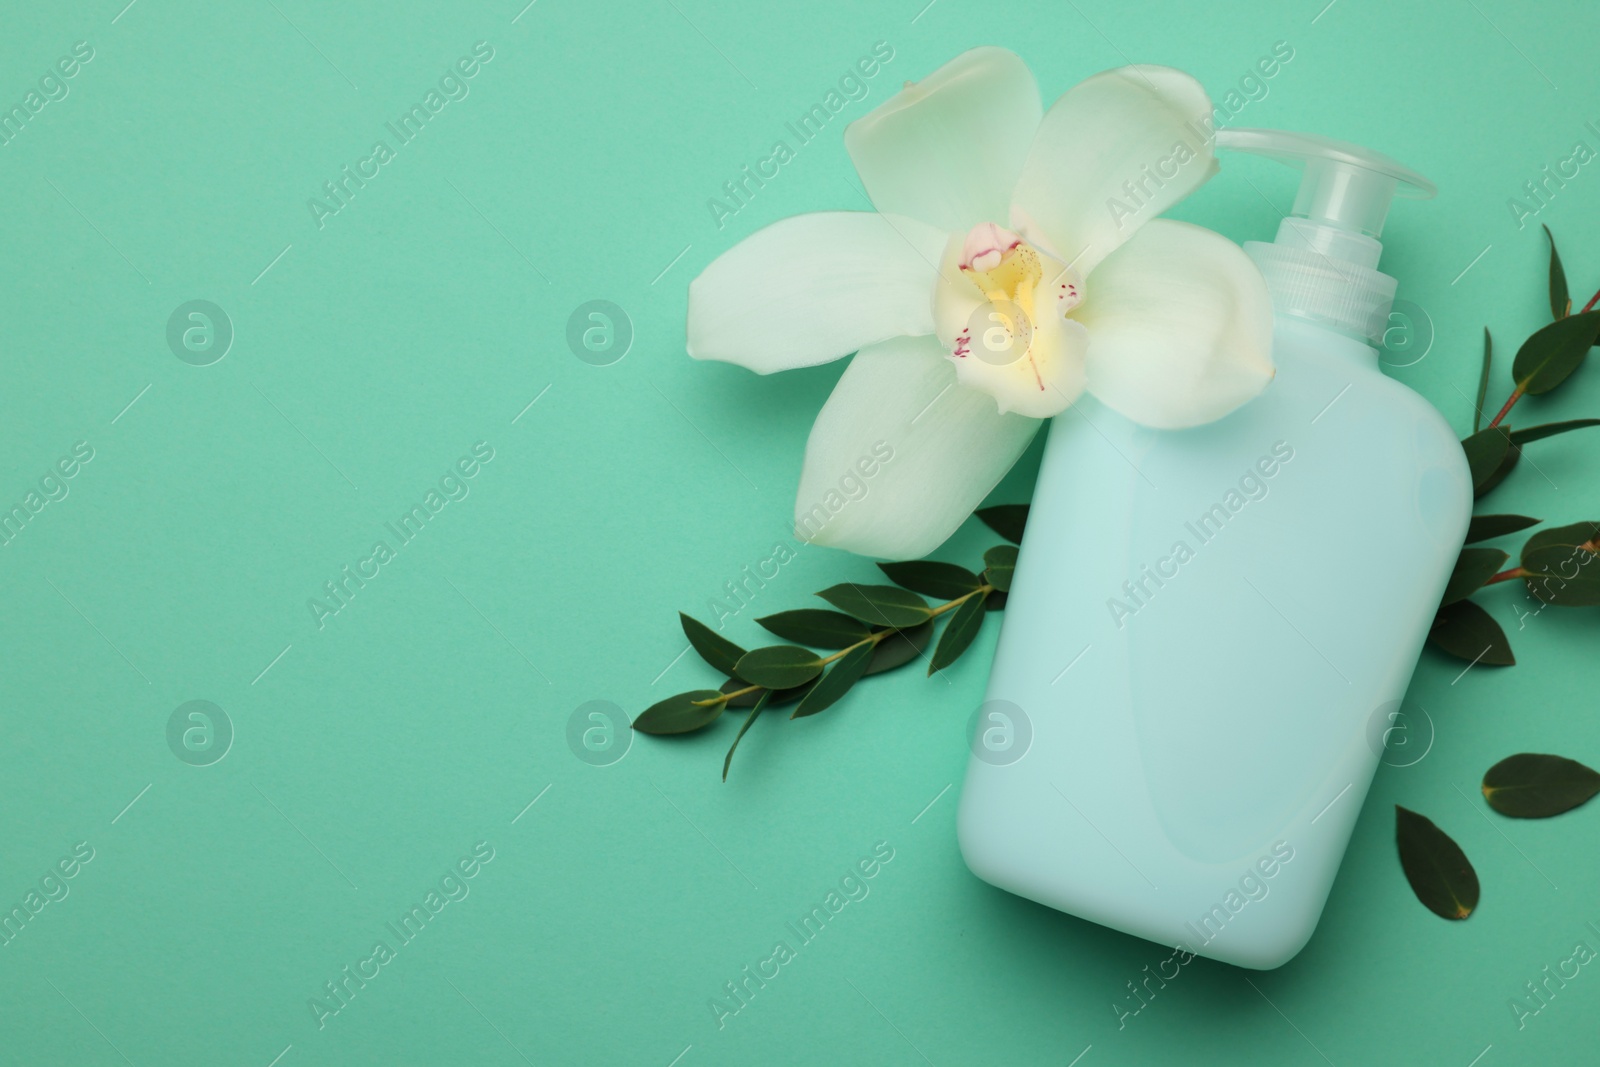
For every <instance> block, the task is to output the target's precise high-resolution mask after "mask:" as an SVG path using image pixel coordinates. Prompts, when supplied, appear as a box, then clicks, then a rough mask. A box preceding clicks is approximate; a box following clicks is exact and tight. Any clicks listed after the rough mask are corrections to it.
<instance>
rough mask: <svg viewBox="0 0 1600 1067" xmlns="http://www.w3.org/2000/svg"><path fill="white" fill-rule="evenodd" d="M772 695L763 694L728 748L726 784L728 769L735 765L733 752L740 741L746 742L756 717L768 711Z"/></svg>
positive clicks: (724, 766) (725, 762) (724, 771)
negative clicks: (746, 735) (747, 732)
mask: <svg viewBox="0 0 1600 1067" xmlns="http://www.w3.org/2000/svg"><path fill="white" fill-rule="evenodd" d="M771 695H772V692H771V690H768V691H767V692H765V693H762V694H761V699H760V700H758V701H756V706H755V707H754V708H753V709H751V711H750V714H749V715H746V716H745V719H744V725H743V726H741V727H739V732H738V733H737V734H735V735H734V738H733V744H731V745H729V746H728V754H727V755H726V756H724V757H722V780H723V781H724V782H726V781H727V780H728V768H729V766H731V765H732V764H733V750H734V749H736V748H738V747H739V742H740V741H743V740H744V732H745V731H746V730H748V729H750V724H751V723H753V722H755V721H756V717H757V716H758V715H760V714H761V713H762V712H763V711H765V710H766V709H767V698H768V697H769V696H771Z"/></svg>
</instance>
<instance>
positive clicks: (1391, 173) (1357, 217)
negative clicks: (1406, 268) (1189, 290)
mask: <svg viewBox="0 0 1600 1067" xmlns="http://www.w3.org/2000/svg"><path fill="white" fill-rule="evenodd" d="M1217 147H1218V148H1227V149H1231V150H1233V151H1235V152H1249V153H1251V154H1253V155H1258V156H1266V157H1267V158H1269V159H1276V160H1277V161H1278V162H1280V163H1287V164H1289V165H1290V166H1293V167H1301V168H1303V169H1304V170H1305V177H1304V178H1302V179H1301V180H1300V191H1299V193H1298V194H1296V196H1295V198H1294V211H1293V212H1292V214H1294V215H1297V216H1299V217H1300V218H1303V219H1311V220H1312V221H1314V222H1320V223H1324V224H1326V225H1330V226H1337V227H1338V228H1339V229H1342V230H1350V231H1352V232H1355V233H1364V234H1366V235H1367V236H1368V237H1379V236H1381V235H1382V234H1383V222H1384V219H1386V218H1387V217H1388V215H1389V204H1390V202H1391V201H1392V200H1393V199H1394V198H1395V197H1397V196H1400V197H1404V198H1406V199H1408V200H1430V199H1432V198H1433V196H1434V195H1435V194H1436V193H1437V192H1438V189H1437V188H1436V187H1435V186H1434V184H1433V183H1432V182H1430V181H1429V180H1428V179H1426V178H1424V177H1423V176H1422V175H1420V174H1418V173H1417V172H1416V171H1414V170H1412V169H1411V168H1409V167H1406V166H1402V165H1401V164H1399V163H1397V162H1395V161H1394V160H1392V159H1390V158H1389V157H1388V156H1386V155H1384V154H1383V153H1381V152H1374V151H1373V150H1372V149H1370V148H1362V147H1361V146H1360V145H1353V144H1349V143H1348V142H1345V141H1335V140H1333V139H1332V138H1331V137H1318V136H1317V135H1316V134H1311V133H1295V132H1293V131H1291V130H1261V129H1222V130H1218V131H1217Z"/></svg>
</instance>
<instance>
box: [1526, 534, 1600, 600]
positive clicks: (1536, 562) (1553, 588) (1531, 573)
mask: <svg viewBox="0 0 1600 1067" xmlns="http://www.w3.org/2000/svg"><path fill="white" fill-rule="evenodd" d="M1597 536H1600V523H1596V522H1577V523H1573V524H1572V525H1570V526H1557V527H1555V528H1553V529H1549V530H1540V531H1539V532H1538V533H1536V534H1534V535H1533V536H1532V537H1530V538H1528V542H1527V544H1525V545H1523V546H1522V569H1523V570H1525V571H1527V572H1528V573H1527V574H1526V575H1524V576H1523V580H1524V581H1525V582H1527V584H1528V592H1529V593H1530V594H1532V595H1533V596H1534V597H1536V598H1538V599H1539V600H1542V601H1544V602H1545V603H1546V604H1551V605H1554V606H1555V607H1562V608H1587V607H1594V606H1595V605H1597V604H1600V566H1596V565H1595V559H1596V555H1597V548H1600V546H1597V545H1596V543H1595V542H1596V537H1597Z"/></svg>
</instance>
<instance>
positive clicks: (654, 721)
mask: <svg viewBox="0 0 1600 1067" xmlns="http://www.w3.org/2000/svg"><path fill="white" fill-rule="evenodd" d="M721 696H722V694H721V693H719V692H717V691H716V690H715V689H695V690H693V691H691V692H688V693H679V694H677V695H676V696H670V697H668V698H667V699H665V700H663V701H660V702H659V703H656V704H652V705H650V706H649V707H648V708H646V709H645V710H644V711H643V712H642V713H641V714H640V715H639V717H638V718H637V719H634V720H633V728H634V729H635V730H638V731H639V732H640V733H642V734H656V735H665V734H687V733H692V732H693V731H695V730H699V729H703V728H704V727H707V726H710V725H711V724H712V723H714V722H716V721H717V716H718V715H721V714H722V709H723V706H724V705H723V701H721V700H720V699H718V698H720V697H721ZM698 700H713V701H716V703H714V704H710V705H707V706H701V705H698V704H696V703H695V701H698Z"/></svg>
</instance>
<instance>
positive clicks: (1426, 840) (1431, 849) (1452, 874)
mask: <svg viewBox="0 0 1600 1067" xmlns="http://www.w3.org/2000/svg"><path fill="white" fill-rule="evenodd" d="M1394 816H1395V844H1396V845H1397V846H1398V847H1399V849H1400V867H1401V869H1402V870H1404V871H1405V873H1406V881H1408V882H1410V883H1411V891H1412V892H1413V893H1415V894H1416V895H1417V899H1418V900H1420V901H1422V905H1423V907H1425V908H1427V909H1428V910H1429V911H1431V912H1433V913H1434V914H1435V915H1437V916H1439V917H1440V918H1443V919H1450V920H1452V921H1457V920H1460V919H1465V918H1466V917H1467V916H1469V915H1471V914H1472V911H1473V909H1474V908H1476V907H1477V906H1478V892H1479V890H1478V872H1477V871H1474V870H1473V869H1472V864H1471V862H1470V861H1468V859H1467V856H1466V853H1464V852H1462V851H1461V846H1460V845H1458V844H1456V843H1455V842H1454V841H1452V840H1451V839H1450V835H1449V834H1447V833H1445V832H1444V831H1443V830H1441V829H1439V828H1438V827H1437V826H1435V825H1434V824H1433V820H1432V819H1430V818H1428V817H1427V816H1426V815H1419V814H1417V813H1416V812H1414V811H1411V810H1410V809H1408V808H1402V807H1401V806H1400V805H1398V804H1396V805H1395V806H1394Z"/></svg>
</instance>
